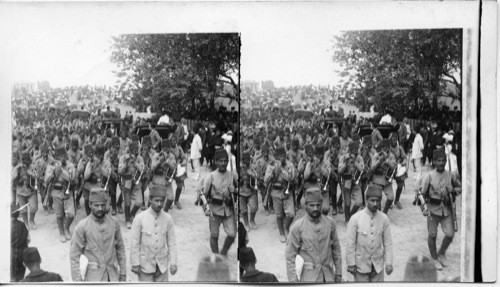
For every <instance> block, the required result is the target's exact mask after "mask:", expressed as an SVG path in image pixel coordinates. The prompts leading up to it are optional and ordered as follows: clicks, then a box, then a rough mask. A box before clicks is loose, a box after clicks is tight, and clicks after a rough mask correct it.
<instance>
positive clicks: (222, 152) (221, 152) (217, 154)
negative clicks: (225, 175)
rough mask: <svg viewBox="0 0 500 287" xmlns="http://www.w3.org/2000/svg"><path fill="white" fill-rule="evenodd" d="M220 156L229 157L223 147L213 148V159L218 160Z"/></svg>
mask: <svg viewBox="0 0 500 287" xmlns="http://www.w3.org/2000/svg"><path fill="white" fill-rule="evenodd" d="M222 158H226V159H227V158H229V155H228V154H227V151H226V150H225V149H223V148H219V149H217V150H215V154H214V159H215V160H219V159H222Z"/></svg>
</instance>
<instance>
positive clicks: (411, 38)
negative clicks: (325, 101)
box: [333, 29, 462, 116]
mask: <svg viewBox="0 0 500 287" xmlns="http://www.w3.org/2000/svg"><path fill="white" fill-rule="evenodd" d="M461 59H462V30H460V29H446V30H439V29H436V30H385V31H383V30H381V31H348V32H343V33H342V34H341V35H340V36H337V37H334V53H333V61H334V62H337V63H338V64H340V66H341V67H342V68H343V70H342V71H338V74H339V76H340V77H341V78H342V81H341V83H340V84H341V85H340V87H341V89H342V91H345V90H352V91H354V92H355V94H356V97H355V99H354V102H355V104H356V105H357V106H359V108H361V109H363V110H367V109H369V106H371V105H372V104H373V105H374V106H375V109H376V110H377V111H383V110H385V109H386V108H388V107H390V108H392V110H393V111H395V114H396V116H402V115H407V114H408V113H409V112H410V111H418V110H419V109H420V107H421V106H422V103H431V104H432V106H433V107H434V108H436V106H437V98H438V97H440V96H449V97H452V98H453V99H457V100H459V101H460V103H461V98H462V92H461V91H462V87H461V68H462V66H461ZM457 75H458V76H457ZM450 84H451V85H452V86H454V87H455V92H454V93H450V92H449V89H447V86H450Z"/></svg>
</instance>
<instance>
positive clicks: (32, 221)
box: [29, 212, 38, 230]
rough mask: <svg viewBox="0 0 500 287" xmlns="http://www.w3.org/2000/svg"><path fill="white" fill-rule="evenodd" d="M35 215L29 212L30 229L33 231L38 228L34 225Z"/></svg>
mask: <svg viewBox="0 0 500 287" xmlns="http://www.w3.org/2000/svg"><path fill="white" fill-rule="evenodd" d="M35 215H36V212H30V220H29V221H30V228H31V229H33V230H35V229H37V228H38V226H37V225H36V223H35Z"/></svg>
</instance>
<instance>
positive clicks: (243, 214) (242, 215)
mask: <svg viewBox="0 0 500 287" xmlns="http://www.w3.org/2000/svg"><path fill="white" fill-rule="evenodd" d="M241 217H243V225H244V226H245V229H246V230H248V232H250V225H249V224H248V213H246V212H245V213H241Z"/></svg>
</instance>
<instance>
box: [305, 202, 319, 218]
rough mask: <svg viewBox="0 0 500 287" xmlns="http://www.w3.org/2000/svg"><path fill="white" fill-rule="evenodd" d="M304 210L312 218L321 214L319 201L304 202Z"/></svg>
mask: <svg viewBox="0 0 500 287" xmlns="http://www.w3.org/2000/svg"><path fill="white" fill-rule="evenodd" d="M306 211H307V214H309V216H311V217H312V218H318V217H320V215H321V201H314V202H306Z"/></svg>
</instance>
